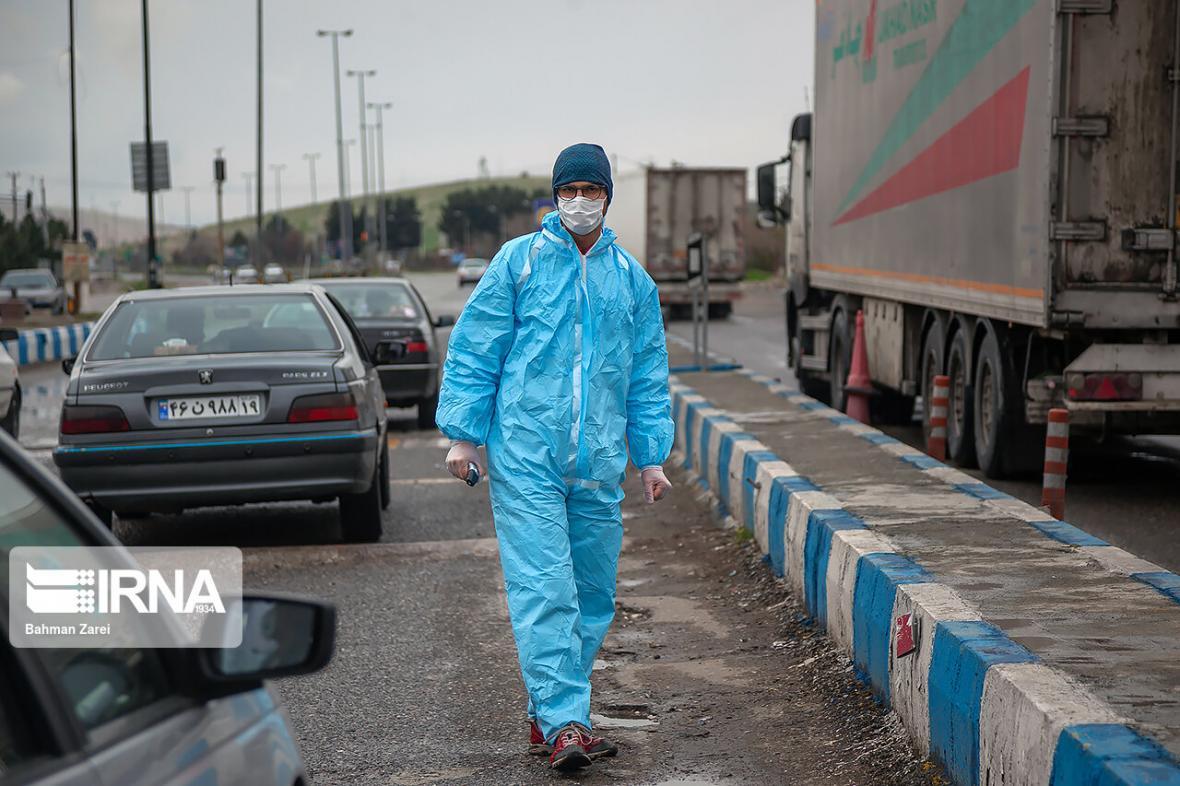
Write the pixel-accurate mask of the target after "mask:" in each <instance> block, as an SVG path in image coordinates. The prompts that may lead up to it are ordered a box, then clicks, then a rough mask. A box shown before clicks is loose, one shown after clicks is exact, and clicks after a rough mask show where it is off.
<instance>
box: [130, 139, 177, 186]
mask: <svg viewBox="0 0 1180 786" xmlns="http://www.w3.org/2000/svg"><path fill="white" fill-rule="evenodd" d="M131 186H132V188H134V189H135V190H136V191H147V190H148V175H147V144H146V143H145V142H132V143H131ZM170 188H172V177H171V175H170V173H169V171H168V143H167V142H152V191H167V190H168V189H170Z"/></svg>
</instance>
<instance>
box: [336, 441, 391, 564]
mask: <svg viewBox="0 0 1180 786" xmlns="http://www.w3.org/2000/svg"><path fill="white" fill-rule="evenodd" d="M381 466H382V462H381V459H380V457H378V459H377V467H376V469H375V471H374V474H373V480H372V482H371V483H369V488H368V489H366V490H365V491H362V492H361V493H360V494H341V495H340V533H341V534H342V535H343V536H344V540H345V541H346V542H348V543H375V542H377V541H378V540H380V539H381V530H382V526H383V522H382V520H381V483H380V476H379V474H378V473H380V472H381Z"/></svg>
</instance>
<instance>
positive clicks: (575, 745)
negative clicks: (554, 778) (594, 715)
mask: <svg viewBox="0 0 1180 786" xmlns="http://www.w3.org/2000/svg"><path fill="white" fill-rule="evenodd" d="M584 734H585V732H584V730H583V729H582V727H581V726H578V725H577V724H575V723H571V724H569V725H568V726H565V727H563V728H562V729H561V731H559V732H557V739H556V740H555V741H554V743H553V753H551V754H550V755H549V766H550V767H552V768H553V769H555V770H559V771H561V772H569V771H570V770H580V769H582V768H583V767H589V766H590V764H591V763H592V762H591V759H590V756H589V754H587V753H586V749H585V748H584V747H582V746H583V744H584V743H585V740H586V738H585V736H583V735H584Z"/></svg>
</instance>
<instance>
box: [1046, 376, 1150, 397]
mask: <svg viewBox="0 0 1180 786" xmlns="http://www.w3.org/2000/svg"><path fill="white" fill-rule="evenodd" d="M1065 388H1066V396H1067V397H1068V398H1070V399H1072V400H1074V401H1139V400H1140V399H1142V398H1143V375H1142V374H1136V373H1127V374H1077V373H1074V374H1068V375H1066V378H1065Z"/></svg>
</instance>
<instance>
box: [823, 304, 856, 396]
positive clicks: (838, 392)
mask: <svg viewBox="0 0 1180 786" xmlns="http://www.w3.org/2000/svg"><path fill="white" fill-rule="evenodd" d="M851 332H852V331H851V329H850V327H849V324H848V312H847V311H846V310H844V309H841V310H839V311H837V312H836V315H835V316H834V317H832V337H831V341H830V342H829V344H828V368H829V369H830V370H831V378H830V379H829V383H828V388H829V392H828V395H829V397H830V401H829V406H831V407H832V408H833V409H838V410H840V411H841V412H844V411H845V409H846V408H847V406H848V401H847V396H845V394H844V385H845V384H846V383H847V382H848V370H849V369H850V368H852V336H851Z"/></svg>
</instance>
